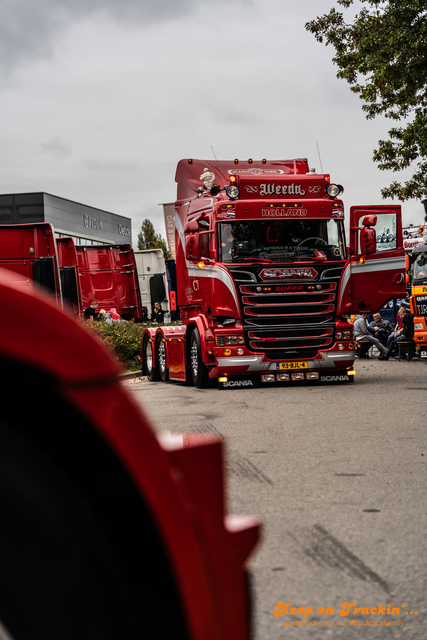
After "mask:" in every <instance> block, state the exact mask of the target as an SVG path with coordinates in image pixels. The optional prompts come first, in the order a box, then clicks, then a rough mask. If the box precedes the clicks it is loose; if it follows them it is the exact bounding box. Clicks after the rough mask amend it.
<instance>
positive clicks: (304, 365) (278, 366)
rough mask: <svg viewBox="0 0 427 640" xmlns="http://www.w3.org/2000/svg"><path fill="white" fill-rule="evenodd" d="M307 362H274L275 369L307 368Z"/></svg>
mask: <svg viewBox="0 0 427 640" xmlns="http://www.w3.org/2000/svg"><path fill="white" fill-rule="evenodd" d="M307 368H308V363H307V362H276V369H280V370H283V369H307Z"/></svg>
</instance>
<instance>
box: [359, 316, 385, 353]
mask: <svg viewBox="0 0 427 640" xmlns="http://www.w3.org/2000/svg"><path fill="white" fill-rule="evenodd" d="M368 318H369V313H360V314H359V315H358V316H356V320H355V321H354V337H355V339H356V342H358V341H360V340H366V341H368V342H369V343H371V344H368V345H367V349H366V351H365V352H363V351H362V352H361V354H360V357H361V358H363V357H369V356H368V355H367V350H368V349H369V347H370V346H371V345H372V344H374V345H375V346H376V347H377V349H378V351H379V352H380V356H379V358H380V360H383V359H384V358H385V355H386V353H387V349H386V347H384V346H383V345H382V344H381V342H380V341H379V340H378V339H377V338H374V337H373V336H371V334H370V333H369V331H368V327H367V324H366V320H367V319H368Z"/></svg>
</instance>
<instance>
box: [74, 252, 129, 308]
mask: <svg viewBox="0 0 427 640" xmlns="http://www.w3.org/2000/svg"><path fill="white" fill-rule="evenodd" d="M76 250H77V258H78V271H79V279H80V290H81V298H82V308H83V309H85V308H86V307H88V306H89V305H90V304H91V303H92V302H93V301H96V302H98V303H99V308H100V309H101V308H103V309H105V310H106V311H108V310H109V309H111V308H115V309H117V312H118V313H119V314H120V315H121V316H122V318H123V319H124V320H136V319H137V318H141V295H140V292H139V283H138V274H137V271H136V266H135V256H134V253H133V250H132V247H131V245H130V244H112V245H98V246H87V247H84V246H77V247H76Z"/></svg>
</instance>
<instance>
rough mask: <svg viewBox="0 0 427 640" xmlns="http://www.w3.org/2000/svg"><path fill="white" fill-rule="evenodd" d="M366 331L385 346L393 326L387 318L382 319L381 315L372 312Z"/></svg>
mask: <svg viewBox="0 0 427 640" xmlns="http://www.w3.org/2000/svg"><path fill="white" fill-rule="evenodd" d="M368 331H369V333H370V334H371V335H373V336H374V338H378V340H379V341H380V342H381V344H382V345H383V346H384V347H386V346H387V338H388V337H389V335H390V334H391V332H392V331H393V328H392V326H391V324H390V322H389V321H388V320H383V319H382V318H381V315H380V314H379V313H378V312H377V313H374V319H373V321H372V322H371V323H370V324H369V325H368Z"/></svg>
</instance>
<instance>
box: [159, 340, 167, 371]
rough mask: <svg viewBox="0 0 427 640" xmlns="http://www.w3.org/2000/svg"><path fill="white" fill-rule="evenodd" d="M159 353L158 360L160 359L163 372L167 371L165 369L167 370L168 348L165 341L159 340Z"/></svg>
mask: <svg viewBox="0 0 427 640" xmlns="http://www.w3.org/2000/svg"><path fill="white" fill-rule="evenodd" d="M157 354H158V361H159V368H160V371H161V372H162V373H165V371H166V349H165V345H164V343H163V342H161V341H160V342H159V346H158V350H157Z"/></svg>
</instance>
